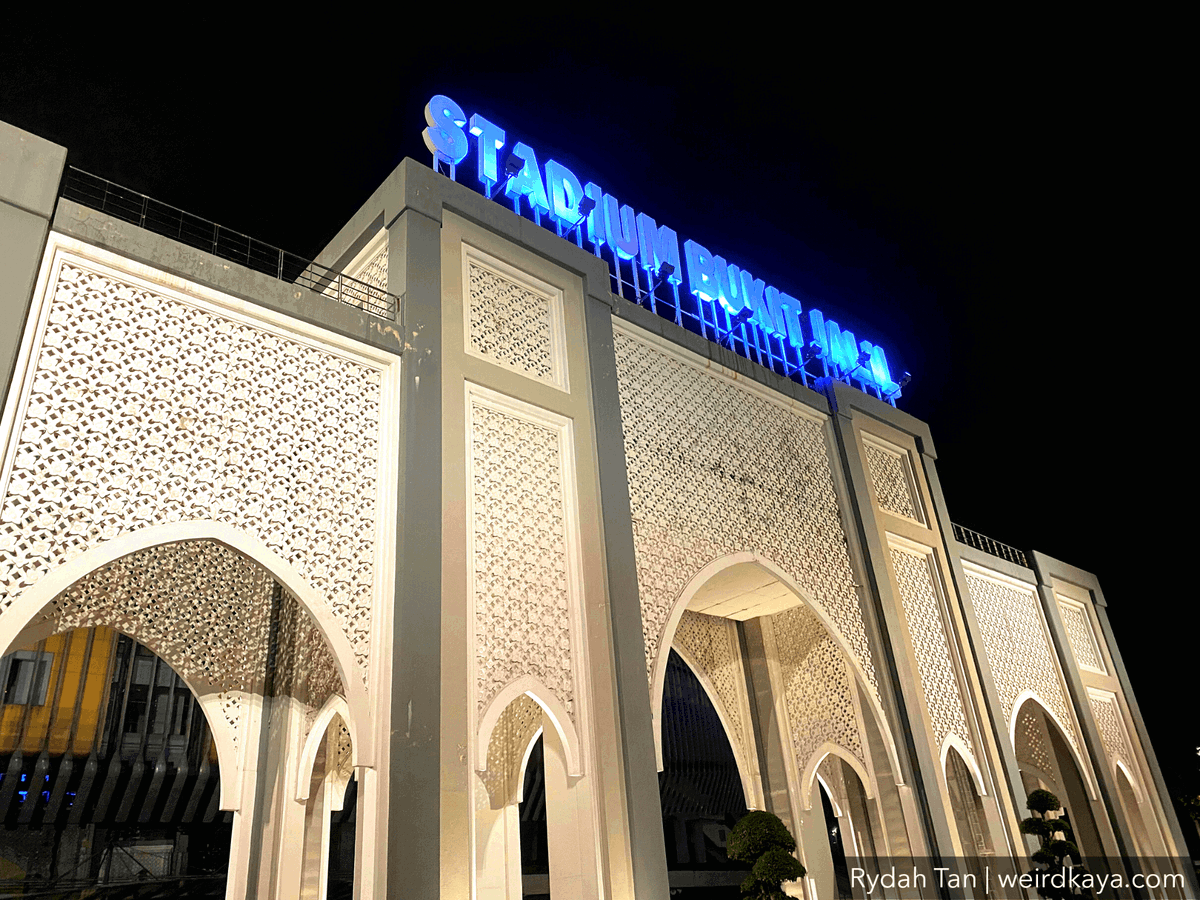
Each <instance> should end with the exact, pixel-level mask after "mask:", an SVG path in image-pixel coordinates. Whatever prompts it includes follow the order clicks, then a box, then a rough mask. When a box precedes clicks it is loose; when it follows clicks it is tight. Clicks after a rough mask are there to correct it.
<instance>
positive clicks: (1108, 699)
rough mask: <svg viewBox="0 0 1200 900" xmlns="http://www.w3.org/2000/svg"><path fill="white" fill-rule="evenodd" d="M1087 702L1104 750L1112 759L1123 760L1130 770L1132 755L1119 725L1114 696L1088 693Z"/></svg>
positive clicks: (1122, 728) (1117, 708)
mask: <svg viewBox="0 0 1200 900" xmlns="http://www.w3.org/2000/svg"><path fill="white" fill-rule="evenodd" d="M1088 702H1089V703H1090V704H1091V707H1092V715H1093V716H1095V717H1096V725H1097V726H1098V727H1099V729H1100V740H1101V741H1103V743H1104V749H1105V750H1106V751H1108V755H1109V756H1111V757H1112V758H1113V759H1120V760H1124V761H1125V764H1126V765H1129V766H1130V767H1131V768H1132V763H1133V754H1132V753H1131V752H1130V750H1129V742H1128V741H1127V740H1126V739H1125V729H1124V727H1123V726H1122V724H1121V709H1120V707H1119V706H1118V705H1117V697H1116V695H1115V694H1109V693H1105V694H1098V693H1096V692H1093V691H1089V692H1088Z"/></svg>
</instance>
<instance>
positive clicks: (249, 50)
mask: <svg viewBox="0 0 1200 900" xmlns="http://www.w3.org/2000/svg"><path fill="white" fill-rule="evenodd" d="M497 10H499V7H497ZM411 12H412V11H411V10H408V11H406V12H405V13H404V14H403V15H399V14H397V16H396V17H395V18H396V21H395V22H394V23H393V22H391V21H390V20H389V19H388V17H387V16H386V15H385V16H384V17H383V18H382V19H379V20H373V19H372V18H371V17H369V16H365V15H364V14H362V13H357V14H356V18H355V21H354V23H353V24H354V27H352V28H350V29H345V30H344V29H340V28H330V27H328V26H327V25H326V24H324V23H320V22H315V21H309V22H305V23H303V24H299V25H279V24H278V23H276V25H275V26H274V28H275V30H274V31H273V32H271V33H270V34H268V35H265V36H264V35H263V34H260V33H255V34H251V33H248V32H247V31H246V30H244V27H243V23H240V22H237V21H231V20H226V19H223V18H221V17H219V16H217V15H215V14H209V13H190V14H189V15H190V19H189V22H188V27H187V29H186V31H180V32H178V33H174V34H172V35H170V36H169V37H166V38H165V39H164V38H162V37H161V36H157V35H153V34H151V33H150V32H149V31H142V30H139V29H136V28H135V29H133V30H130V29H129V28H124V29H122V30H120V31H116V30H114V31H113V32H112V33H111V34H110V33H109V32H108V31H107V30H104V29H96V30H93V29H90V28H86V27H84V28H81V27H79V26H78V25H77V24H74V25H72V27H70V28H51V29H46V28H42V29H37V30H32V29H29V30H20V29H17V30H13V31H12V32H11V33H10V34H8V35H6V36H5V37H4V38H3V41H4V51H3V56H2V57H0V119H2V120H4V121H7V122H9V123H11V124H14V125H17V126H18V127H21V128H24V129H26V130H29V131H32V132H34V133H36V134H39V135H41V136H43V137H46V138H49V139H51V140H53V141H56V142H58V143H60V144H63V145H64V146H66V147H67V148H68V150H69V157H68V162H69V163H70V164H71V165H75V166H78V167H80V168H82V169H85V170H87V171H90V172H92V173H94V174H97V175H100V176H102V177H105V178H108V179H111V180H113V181H115V182H117V183H119V184H122V185H125V186H127V187H130V188H133V189H135V190H138V191H142V192H144V193H147V194H149V195H151V196H153V197H155V198H157V199H161V200H163V201H165V202H167V203H171V204H173V205H175V206H178V207H181V208H183V209H186V210H188V211H190V212H194V213H196V214H198V215H201V216H204V217H206V218H210V219H213V220H215V221H217V222H219V223H221V224H222V225H224V226H227V227H229V228H233V229H236V230H238V231H242V232H245V233H247V234H250V235H253V236H255V237H257V238H260V239H261V240H264V241H267V242H269V243H272V244H275V245H278V246H281V247H283V248H284V249H287V250H290V251H292V252H294V253H298V254H300V255H306V256H312V255H315V254H316V253H317V252H318V251H319V250H320V248H321V247H322V246H323V245H324V243H325V242H326V241H327V240H328V239H330V238H331V237H332V236H333V235H334V234H335V233H336V232H337V231H338V229H339V228H340V227H341V225H342V224H343V223H344V222H345V220H346V219H348V218H349V216H350V215H351V214H352V213H353V212H354V211H355V210H356V209H357V208H358V206H359V205H360V204H361V203H362V202H363V201H364V200H365V199H366V198H367V196H368V195H369V194H370V193H371V192H372V191H373V190H374V189H375V187H377V186H378V184H379V183H380V182H381V181H382V180H383V179H384V178H385V177H386V175H387V174H388V173H389V172H390V171H391V170H392V169H393V168H394V167H395V166H396V165H397V164H398V163H399V162H400V160H401V159H403V158H404V157H405V156H411V157H413V158H415V159H418V160H420V161H421V162H424V163H426V164H427V163H428V154H427V152H426V151H425V148H424V145H423V144H422V142H421V138H420V132H421V129H422V127H423V126H424V120H423V108H424V104H425V103H426V101H427V100H428V98H429V97H430V96H431V95H433V94H435V93H444V94H447V95H449V96H451V97H453V98H454V99H455V100H457V101H458V103H459V104H460V105H461V106H462V107H463V108H464V109H465V110H466V111H467V112H468V114H469V113H471V112H480V113H482V114H484V115H485V116H487V117H488V118H489V119H491V120H492V121H494V122H496V123H498V124H500V125H501V126H502V127H504V128H505V129H506V130H507V132H508V135H509V138H510V140H516V139H519V140H524V141H525V142H526V143H527V144H529V145H531V146H532V147H534V148H535V149H536V150H537V151H538V154H539V158H540V159H542V160H543V161H544V160H545V159H547V158H550V157H554V158H556V159H559V160H560V161H562V162H564V163H566V164H567V165H569V166H570V167H571V168H572V169H573V170H574V171H575V173H576V174H577V175H579V176H580V178H581V180H588V179H592V180H595V181H597V182H598V183H600V184H601V185H603V186H604V188H605V189H606V190H607V191H609V192H610V193H613V194H615V195H616V196H617V197H619V198H620V200H621V202H623V203H629V204H631V205H632V206H633V207H634V208H635V209H637V210H639V211H642V212H646V213H648V214H649V215H651V216H652V217H654V218H655V219H657V221H658V222H659V223H660V224H669V225H671V226H672V227H674V228H675V230H676V231H677V232H678V233H679V234H680V236H681V238H693V239H695V240H697V241H699V242H700V243H702V244H704V245H706V246H708V247H709V248H710V249H711V250H713V251H714V252H719V253H722V255H724V256H725V257H726V258H727V259H729V260H730V261H731V262H737V263H739V264H741V265H743V266H745V267H748V268H750V269H752V270H753V272H754V274H755V275H756V276H758V277H761V278H764V279H765V280H766V281H767V282H768V283H771V284H775V285H777V286H779V287H780V288H781V289H782V290H785V291H788V292H789V293H793V294H795V295H796V296H797V297H800V298H801V299H802V300H803V299H805V298H807V299H808V300H809V301H810V302H812V303H815V304H816V305H819V306H820V307H821V308H822V309H823V310H825V312H826V313H827V314H828V315H833V316H835V317H837V318H838V320H839V321H841V322H842V324H843V325H845V326H848V327H850V328H852V329H853V330H854V331H855V332H856V333H860V334H861V335H862V336H864V337H867V336H870V337H871V338H872V339H874V340H875V341H876V342H878V343H881V344H882V345H883V346H884V347H885V348H886V349H887V352H888V354H889V358H890V360H891V362H892V368H893V371H894V372H898V371H902V370H905V369H907V370H910V371H911V372H912V373H913V375H914V379H913V382H912V384H911V385H910V386H909V388H908V389H907V390H906V392H905V396H904V398H903V399H902V400H901V401H900V404H899V405H900V406H901V408H902V409H904V410H906V411H908V412H910V413H912V414H913V415H915V416H917V417H919V418H921V419H923V420H925V421H927V422H928V423H929V424H930V427H931V428H932V432H933V437H934V442H935V446H936V450H937V453H938V457H939V459H938V469H939V472H940V475H941V480H942V484H943V487H944V489H945V493H946V498H947V503H948V505H949V509H950V514H951V516H952V517H953V519H954V520H955V521H956V522H958V523H960V524H963V525H965V526H967V527H970V528H973V529H975V530H977V531H980V532H983V533H984V534H987V535H989V536H991V537H994V538H996V539H998V540H1001V541H1004V542H1006V543H1009V544H1013V545H1015V546H1018V547H1022V548H1025V549H1029V548H1034V549H1038V550H1042V551H1044V552H1046V553H1048V554H1050V555H1052V556H1056V557H1058V558H1060V559H1062V560H1064V561H1067V562H1069V563H1072V564H1074V565H1077V566H1079V567H1081V568H1083V569H1087V570H1090V571H1092V572H1094V573H1096V574H1097V575H1098V576H1099V578H1100V582H1101V585H1102V587H1103V588H1104V591H1105V594H1106V597H1107V599H1108V601H1109V604H1110V606H1109V613H1110V616H1111V618H1112V621H1113V623H1114V626H1115V628H1116V630H1117V632H1118V639H1119V641H1120V646H1121V650H1122V653H1123V654H1124V657H1125V660H1126V663H1127V666H1128V668H1129V671H1130V677H1131V679H1132V682H1133V686H1134V688H1135V690H1136V692H1137V695H1138V699H1139V701H1140V703H1141V705H1142V708H1143V711H1144V712H1145V713H1146V716H1147V719H1148V721H1149V727H1150V729H1151V736H1152V738H1153V740H1154V743H1155V747H1156V750H1157V752H1158V755H1159V758H1160V760H1161V762H1162V763H1163V766H1164V768H1165V769H1166V770H1167V774H1168V779H1169V781H1170V786H1171V789H1172V792H1173V793H1179V792H1182V791H1183V790H1185V789H1186V788H1189V787H1190V788H1191V789H1192V790H1193V792H1195V791H1196V790H1200V784H1197V781H1198V780H1200V779H1197V777H1196V776H1197V771H1196V770H1197V765H1198V764H1200V760H1197V759H1196V757H1195V756H1194V749H1193V748H1195V747H1196V746H1197V745H1200V731H1198V728H1197V724H1196V717H1195V715H1194V713H1193V712H1192V707H1193V706H1194V696H1195V691H1194V685H1195V676H1194V674H1193V673H1194V671H1195V658H1194V647H1195V645H1196V640H1195V624H1194V623H1195V621H1196V618H1195V617H1194V616H1193V615H1192V614H1191V613H1190V612H1188V611H1187V610H1188V609H1189V608H1190V606H1191V603H1192V601H1193V591H1192V587H1191V584H1190V580H1189V579H1188V578H1187V576H1186V572H1187V566H1188V565H1189V564H1190V562H1191V558H1192V556H1193V555H1194V554H1193V553H1190V552H1189V551H1190V549H1191V548H1190V543H1191V528H1190V527H1189V525H1188V522H1189V521H1190V518H1191V513H1190V511H1189V510H1190V509H1191V507H1192V506H1193V502H1192V500H1193V497H1194V494H1195V491H1194V489H1193V488H1192V487H1191V482H1190V480H1189V479H1190V476H1189V475H1188V472H1189V471H1190V470H1189V469H1187V467H1186V465H1184V463H1185V462H1186V459H1187V456H1188V453H1189V452H1190V451H1189V448H1190V445H1191V442H1192V439H1190V438H1187V437H1186V433H1187V426H1186V420H1187V417H1188V415H1189V413H1190V409H1189V406H1190V401H1191V396H1190V394H1191V390H1190V385H1189V384H1188V382H1187V375H1188V374H1189V372H1188V370H1187V368H1186V366H1185V365H1180V363H1178V362H1177V361H1176V360H1177V359H1180V358H1181V354H1182V352H1183V350H1184V349H1185V344H1184V342H1185V341H1186V340H1187V336H1188V333H1189V330H1190V325H1191V318H1192V317H1191V316H1190V315H1188V314H1187V311H1189V310H1190V306H1191V302H1190V301H1187V299H1186V298H1187V297H1188V296H1191V295H1194V288H1192V287H1191V285H1190V284H1189V283H1188V282H1187V281H1185V280H1183V279H1182V277H1181V276H1182V271H1183V265H1182V264H1181V262H1179V261H1177V260H1185V259H1187V258H1188V256H1187V254H1189V253H1190V252H1193V251H1190V248H1185V246H1184V241H1185V239H1186V235H1187V234H1188V230H1185V228H1184V227H1181V224H1180V222H1181V221H1182V222H1185V223H1186V221H1187V220H1189V219H1190V216H1188V215H1187V203H1188V201H1187V199H1186V198H1187V197H1188V196H1189V195H1190V194H1191V193H1193V192H1192V191H1190V190H1188V187H1189V184H1188V181H1187V179H1186V178H1185V176H1184V171H1185V168H1184V161H1183V153H1184V149H1183V148H1184V147H1186V146H1188V144H1186V143H1185V142H1184V134H1185V131H1184V129H1185V127H1186V121H1187V119H1188V118H1189V116H1188V114H1187V108H1188V104H1187V103H1186V102H1185V100H1184V98H1183V96H1182V91H1179V90H1178V89H1177V88H1175V87H1174V86H1175V85H1177V84H1181V83H1184V82H1183V76H1184V68H1183V63H1182V62H1181V61H1180V60H1182V59H1184V58H1186V57H1185V56H1183V55H1182V54H1179V53H1176V52H1174V48H1173V47H1172V43H1171V42H1172V38H1171V34H1172V32H1173V31H1175V30H1176V28H1175V26H1172V24H1171V23H1169V22H1152V21H1149V20H1120V19H1112V20H1101V19H1098V18H1097V17H1096V14H1093V17H1092V18H1091V19H1090V20H1088V21H1087V22H1082V21H1074V20H1071V19H1069V18H1068V17H1066V16H1063V17H1061V18H1059V19H1052V18H1049V17H1047V16H1046V15H1045V14H1042V16H1041V17H1040V18H1038V19H1036V20H1022V21H1020V22H1016V21H1012V20H1010V19H1003V18H1001V17H999V14H997V15H998V17H997V19H996V20H994V21H991V20H983V19H981V18H976V19H972V20H970V21H968V20H966V19H961V18H960V19H954V18H950V17H948V16H939V17H936V18H934V17H931V18H929V19H928V20H922V21H918V20H913V19H896V20H892V21H879V20H872V21H869V22H868V21H855V22H851V23H846V22H841V23H832V22H829V21H825V20H818V19H817V18H815V17H813V16H811V15H810V14H809V13H808V12H807V11H806V10H805V9H804V8H797V11H796V12H795V20H794V24H792V25H790V26H789V27H788V28H787V29H786V30H784V29H783V28H782V27H781V25H780V23H779V22H767V21H759V22H754V23H751V24H750V25H748V26H745V27H743V26H740V25H738V24H736V23H731V22H728V21H725V20H723V19H722V18H720V17H718V16H710V17H707V18H705V17H702V16H698V15H697V14H696V13H695V12H694V11H693V12H688V13H685V12H682V11H681V12H679V13H678V14H672V15H671V16H669V17H668V16H648V14H647V13H646V11H645V10H642V9H633V8H631V9H628V10H625V11H624V12H623V13H619V12H613V11H611V10H608V11H606V10H604V9H601V8H596V9H595V10H594V12H593V13H589V14H587V15H586V16H585V15H584V14H582V13H572V12H567V11H565V10H561V9H560V10H558V11H556V12H551V13H544V12H543V11H539V10H522V11H520V12H518V13H517V14H516V15H512V16H509V17H507V18H506V17H505V15H502V14H500V13H499V11H498V12H497V18H496V19H495V20H494V21H485V20H484V19H481V18H477V17H473V16H472V15H468V14H467V13H466V11H465V10H458V11H455V10H452V9H449V8H446V9H445V11H444V13H441V14H439V15H441V18H440V19H439V18H436V17H435V16H434V14H432V13H431V14H430V15H429V16H428V17H426V18H420V19H418V20H413V19H411V18H409V16H410V14H411ZM372 34H374V37H373V38H365V37H364V36H365V35H372ZM1190 105H1191V106H1194V101H1193V102H1192V103H1191V104H1190ZM1192 117H1194V116H1192ZM468 178H469V175H468V176H467V177H464V178H460V180H468ZM468 183H470V182H469V181H468ZM1190 230H1192V231H1194V228H1192V229H1190ZM1185 830H1190V829H1186V828H1185Z"/></svg>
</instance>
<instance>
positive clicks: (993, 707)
mask: <svg viewBox="0 0 1200 900" xmlns="http://www.w3.org/2000/svg"><path fill="white" fill-rule="evenodd" d="M921 467H922V468H923V469H924V470H925V481H926V483H927V484H928V485H929V499H930V505H931V506H932V507H933V514H934V515H935V516H936V517H937V520H938V530H939V531H940V532H941V534H942V543H943V547H944V549H945V551H946V560H947V561H948V562H949V563H950V576H951V578H952V579H953V580H954V592H955V593H956V594H957V595H958V607H959V610H960V611H961V612H962V616H963V621H964V622H965V624H966V626H967V640H968V642H969V643H968V645H967V646H966V647H965V648H963V649H964V650H965V651H967V654H969V656H970V657H971V659H972V660H973V661H974V663H975V675H976V676H977V677H978V678H979V684H980V686H981V687H982V688H983V698H984V707H985V709H984V710H983V714H984V715H986V717H987V723H988V725H989V726H990V728H991V739H992V741H993V742H994V743H995V745H996V748H997V750H998V751H999V754H1000V761H1001V763H1002V765H1003V766H1004V769H1003V773H1002V774H1003V777H1004V780H1005V782H1006V784H1005V785H1004V787H1005V788H1006V790H1004V791H1003V792H1001V791H996V790H994V789H995V787H997V785H996V784H995V781H996V779H995V778H993V779H991V781H992V783H993V791H994V793H995V794H997V795H998V799H1000V800H1001V802H1004V803H1007V804H1008V809H1007V810H1006V809H1004V808H1001V810H1000V811H1001V813H1002V814H1004V813H1009V814H1011V815H1012V816H1013V817H1014V818H1015V819H1016V820H1017V822H1020V821H1021V820H1022V819H1024V818H1026V816H1027V815H1028V812H1027V811H1026V810H1025V800H1026V798H1025V797H1022V796H1019V795H1018V790H1020V791H1023V790H1024V786H1023V783H1022V781H1021V770H1020V767H1019V766H1018V765H1017V753H1016V749H1015V748H1014V747H1013V746H1012V742H1011V741H1010V740H1009V737H1008V722H1007V721H1005V720H1004V707H1003V706H1002V705H1001V703H1000V693H999V691H997V690H996V680H995V678H994V676H993V675H992V666H991V663H990V662H989V661H988V658H987V652H986V650H985V649H984V647H983V631H982V630H981V629H980V627H979V619H978V617H977V616H976V615H975V604H974V602H973V600H972V598H971V590H970V588H969V586H968V584H967V573H966V570H965V569H963V564H962V556H961V555H960V554H959V552H958V546H957V542H956V541H955V540H954V526H953V524H952V523H951V521H950V513H949V512H948V511H947V509H946V497H945V495H944V494H943V493H942V482H941V480H940V479H939V478H938V472H937V466H936V464H935V462H934V458H933V456H932V455H931V454H929V453H927V452H925V449H924V448H922V450H921ZM964 699H969V698H964ZM983 762H985V763H986V760H983ZM986 768H987V770H988V772H989V773H990V772H991V768H992V767H991V765H987V767H986ZM1002 824H1004V825H1005V832H1006V833H1007V831H1008V828H1007V823H1002ZM1006 837H1007V842H1006V843H1007V847H1008V849H1009V850H1010V851H1012V852H1013V853H1014V854H1015V855H1017V856H1021V855H1023V854H1024V853H1025V844H1024V842H1023V841H1022V839H1021V836H1020V835H1019V834H1006ZM999 850H1000V848H999V847H997V848H996V851H997V853H999Z"/></svg>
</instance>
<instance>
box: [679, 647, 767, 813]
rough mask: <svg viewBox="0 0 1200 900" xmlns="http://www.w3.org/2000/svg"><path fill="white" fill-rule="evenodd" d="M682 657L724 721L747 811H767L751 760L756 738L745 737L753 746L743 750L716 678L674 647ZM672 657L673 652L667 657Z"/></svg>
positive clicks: (680, 648) (752, 736)
mask: <svg viewBox="0 0 1200 900" xmlns="http://www.w3.org/2000/svg"><path fill="white" fill-rule="evenodd" d="M671 649H672V650H674V651H675V652H676V653H678V654H679V658H680V659H682V660H683V664H684V665H685V666H687V667H688V669H690V670H691V673H692V674H693V675H694V676H696V680H697V681H698V682H700V687H701V688H703V689H704V693H705V696H707V697H708V702H709V703H711V704H712V707H713V709H714V710H715V711H716V713H717V718H718V719H720V720H721V727H722V728H724V729H725V738H726V740H727V741H728V742H729V748H730V749H731V750H732V751H733V761H734V763H736V765H737V769H738V776H739V777H740V778H741V781H742V794H743V795H744V797H745V800H746V808H747V809H766V798H765V797H763V796H761V794H762V790H761V789H760V788H759V786H758V783H757V781H756V779H755V777H754V775H755V771H756V769H757V766H751V764H750V760H749V759H748V758H747V757H748V756H749V755H750V754H752V753H755V752H756V750H755V746H754V735H753V734H749V733H747V734H745V735H744V736H743V737H744V739H745V740H746V741H749V742H750V746H746V747H743V741H742V740H739V739H738V738H737V735H736V734H735V733H734V729H733V723H732V722H731V721H730V715H729V711H728V710H727V709H726V708H725V702H724V701H723V700H722V699H721V695H720V694H718V693H717V688H716V685H714V684H713V682H712V679H711V678H709V677H708V673H707V672H705V671H704V670H703V667H701V666H700V665H698V664H697V663H696V661H695V660H694V659H692V655H691V654H690V653H688V652H687V650H685V649H683V648H682V647H672V648H671ZM667 655H668V656H670V653H669V652H668V654H667ZM658 705H659V711H658V712H659V716H661V715H662V700H661V699H660V700H659V704H658ZM657 746H658V757H659V758H658V770H659V771H660V772H661V771H662V770H663V761H662V737H661V735H660V737H659V740H658V745H657Z"/></svg>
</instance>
